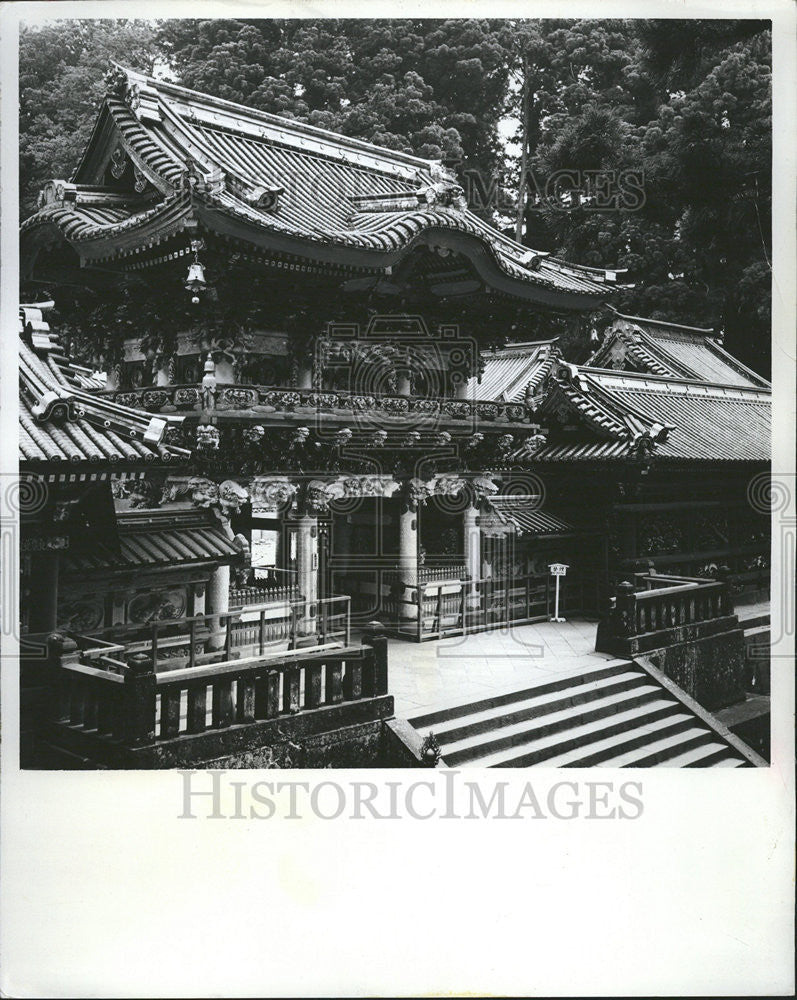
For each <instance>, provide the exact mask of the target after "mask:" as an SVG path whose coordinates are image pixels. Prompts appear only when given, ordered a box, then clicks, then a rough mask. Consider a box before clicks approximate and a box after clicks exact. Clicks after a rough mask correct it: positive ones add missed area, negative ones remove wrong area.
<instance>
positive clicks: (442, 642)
mask: <svg viewBox="0 0 797 1000" xmlns="http://www.w3.org/2000/svg"><path fill="white" fill-rule="evenodd" d="M596 628H597V623H596V622H595V621H584V620H578V619H576V620H575V621H567V622H564V623H556V622H540V623H538V624H536V625H515V626H512V627H511V628H509V629H507V630H505V631H494V632H476V633H473V634H471V635H467V636H453V637H451V638H447V639H439V640H436V641H430V642H423V643H414V642H406V641H404V640H401V639H390V640H388V690H389V692H390V694H392V695H393V696H394V698H395V702H396V716H397V717H398V718H400V719H401V718H404V719H406V718H409V717H412V716H414V715H417V714H418V713H419V710H421V709H433V708H440V707H445V706H449V705H456V704H465V703H467V702H469V701H474V700H476V699H479V698H484V697H486V696H488V695H490V694H501V693H505V692H510V691H518V690H521V689H522V688H525V687H531V686H533V685H535V684H539V683H541V682H543V681H544V680H547V679H549V678H550V677H552V676H554V675H555V674H558V673H566V672H572V671H576V670H578V669H579V668H580V667H583V666H594V665H595V663H597V662H600V661H605V660H611V659H612V657H611V656H608V655H606V654H604V653H596V652H595V630H596Z"/></svg>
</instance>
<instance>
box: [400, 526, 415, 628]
mask: <svg viewBox="0 0 797 1000" xmlns="http://www.w3.org/2000/svg"><path fill="white" fill-rule="evenodd" d="M399 573H400V576H401V582H402V583H403V584H404V600H405V601H411V600H413V592H415V593H416V594H417V590H418V511H417V509H414V510H413V509H412V508H410V509H409V510H402V512H401V516H400V517H399ZM401 616H402V617H403V618H412V619H417V617H418V606H417V604H416V603H413V604H405V605H404V606H403V610H402V612H401Z"/></svg>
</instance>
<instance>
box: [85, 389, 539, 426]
mask: <svg viewBox="0 0 797 1000" xmlns="http://www.w3.org/2000/svg"><path fill="white" fill-rule="evenodd" d="M96 395H98V396H103V395H104V396H106V397H109V398H111V399H113V400H114V401H115V402H117V403H121V404H123V405H125V406H133V407H136V408H139V409H144V410H149V411H150V412H161V411H163V412H172V413H173V412H190V411H199V410H201V409H202V408H203V405H204V402H203V395H202V389H201V387H199V386H198V385H197V384H196V383H194V384H188V385H166V386H157V387H155V386H152V387H147V388H139V389H128V390H118V389H112V390H106V391H105V392H104V393H102V392H101V393H97V394H96ZM214 404H215V409H216V410H218V411H221V412H224V411H236V410H239V411H249V412H252V413H263V414H267V413H269V412H272V411H275V410H279V411H287V412H294V411H299V412H303V411H312V412H318V411H321V412H329V413H342V414H349V415H351V414H354V413H362V412H367V411H372V410H373V411H376V412H378V413H379V414H380V418H388V419H389V418H390V417H396V418H402V417H406V416H407V415H408V414H412V415H413V416H414V417H415V418H416V419H417V418H423V417H428V418H430V420H434V421H435V422H436V423H439V421H440V420H441V419H443V420H450V421H454V422H456V421H464V420H474V419H478V420H479V421H484V422H486V423H497V424H507V423H510V424H518V423H530V422H532V419H533V415H534V414H533V411H532V409H531V407H529V406H527V405H526V404H525V403H507V402H503V401H492V400H478V401H473V400H464V399H450V398H443V397H440V398H431V397H427V396H401V395H385V394H381V393H368V394H361V393H356V392H350V391H347V390H339V389H334V390H314V389H293V388H285V387H280V386H261V385H228V386H220V387H219V388H218V389H217V391H216V394H215V400H214Z"/></svg>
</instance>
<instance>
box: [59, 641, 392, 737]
mask: <svg viewBox="0 0 797 1000" xmlns="http://www.w3.org/2000/svg"><path fill="white" fill-rule="evenodd" d="M80 638H81V639H82V640H85V639H86V638H87V637H80ZM95 641H96V640H95ZM50 648H51V677H52V681H51V713H50V714H51V719H52V721H53V722H54V723H55V724H56V725H58V726H66V727H69V728H70V729H71V730H72V731H73V732H74V731H80V732H81V733H82V734H84V735H86V736H90V737H91V738H93V739H98V740H104V741H106V742H108V743H114V744H117V745H119V746H121V747H125V748H131V749H133V748H141V747H146V746H148V745H151V744H154V743H157V742H160V741H166V740H172V739H174V738H175V737H178V736H192V735H193V736H197V735H199V734H203V733H207V732H209V731H221V730H226V729H229V728H230V727H231V726H241V725H244V726H245V725H247V724H255V723H257V722H260V721H263V720H271V719H279V718H282V717H285V718H286V719H287V718H293V717H295V716H297V715H298V714H300V713H303V712H306V711H311V710H314V709H322V708H324V707H332V706H336V705H340V704H342V703H345V702H357V701H362V700H364V699H369V698H379V697H380V696H383V695H386V694H387V688H388V677H387V643H386V640H385V639H383V638H379V637H377V638H375V639H373V640H370V641H369V642H368V643H367V644H363V646H345V647H340V646H337V647H335V648H334V649H331V648H330V649H326V650H322V649H317V650H310V651H307V650H304V649H301V650H294V651H292V652H289V653H284V654H283V655H282V656H281V657H279V658H271V659H268V658H265V659H264V658H263V657H262V656H252V657H246V658H241V659H237V660H235V659H225V660H223V661H221V662H218V663H206V664H204V665H193V666H190V667H184V668H182V669H177V670H171V671H166V672H159V671H157V670H156V669H155V661H154V659H153V656H152V653H151V651H150V652H149V653H148V652H143V651H142V652H135V653H132V654H129V655H128V656H127V659H126V661H123V660H121V659H118V658H117V656H115V655H114V654H117V653H118V652H119V648H118V647H117V646H114V645H113V644H111V643H107V644H105V648H106V649H107V650H113V652H100V650H101V648H102V647H101V646H99V645H98V646H94V647H92V648H91V649H90V650H86V649H84V650H80V648H79V645H78V642H77V641H76V640H75V639H72V638H70V637H68V636H53V637H51V640H50ZM87 652H88V653H90V654H91V655H92V657H93V658H94V659H93V665H89V664H88V663H86V662H81V659H84V658H85V656H86V654H87Z"/></svg>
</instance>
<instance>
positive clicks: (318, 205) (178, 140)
mask: <svg viewBox="0 0 797 1000" xmlns="http://www.w3.org/2000/svg"><path fill="white" fill-rule="evenodd" d="M128 161H129V163H130V164H132V177H133V179H134V181H135V184H134V185H133V186H132V187H131V189H130V190H129V191H128V193H127V197H125V196H124V195H122V194H120V191H119V190H118V189H112V188H109V187H107V176H106V175H107V171H108V170H109V169H112V170H115V171H116V173H114V174H113V176H115V177H122V176H123V175H124V176H130V172H128V174H127V175H125V174H124V171H125V170H126V169H128ZM103 185H106V186H103ZM197 224H199V225H200V226H201V227H203V228H204V229H205V230H207V231H209V232H215V233H218V234H220V235H223V236H224V237H225V238H232V239H234V240H235V241H236V242H240V243H248V244H250V245H252V246H255V247H258V248H260V249H261V250H267V251H268V252H269V254H270V255H275V254H276V255H280V254H281V255H285V256H288V257H291V258H293V259H294V260H296V261H298V260H305V261H307V260H310V261H313V262H316V263H321V264H326V265H328V266H332V267H335V266H338V267H344V268H349V269H350V270H354V271H357V270H359V271H361V272H366V273H367V272H371V273H378V272H380V271H381V272H382V273H384V271H385V268H391V267H392V266H393V265H394V264H396V263H398V262H399V261H400V260H401V259H402V258H403V256H404V255H405V254H406V253H407V252H409V251H410V250H411V249H413V248H414V247H415V246H421V245H425V246H433V247H439V248H440V249H441V251H442V252H443V253H450V252H451V251H452V250H454V251H456V252H458V253H463V254H464V255H465V256H466V257H468V258H469V259H470V262H471V264H472V266H473V267H474V268H475V270H476V271H477V273H478V275H479V277H480V279H481V280H482V281H484V282H485V283H487V284H489V285H490V286H491V287H493V288H495V289H497V290H499V291H503V292H506V293H508V294H513V295H518V296H521V297H525V298H531V299H535V300H537V301H540V302H543V303H545V304H548V305H552V306H557V307H561V308H573V309H584V308H591V307H594V306H595V305H596V304H597V303H598V302H600V301H601V300H603V299H605V298H606V297H607V295H608V294H609V293H610V292H611V290H612V289H611V285H612V283H614V282H615V281H616V276H617V273H618V272H617V271H614V270H613V271H606V270H601V269H596V268H589V267H581V266H579V265H575V264H569V263H567V262H565V261H561V260H559V259H557V258H554V257H551V256H549V255H547V254H545V253H538V252H536V251H533V250H529V248H528V247H524V246H522V245H521V244H519V243H516V242H515V241H514V240H512V239H510V238H509V237H507V236H504V235H503V234H502V233H500V232H498V231H497V230H496V229H494V228H493V227H492V226H490V225H488V224H487V223H486V222H484V221H483V220H481V219H480V218H479V217H478V216H476V215H475V214H474V213H472V212H471V211H470V210H469V209H468V207H467V204H466V202H465V198H464V194H463V191H462V189H461V187H460V186H459V185H458V183H457V181H456V179H455V177H454V175H453V174H452V173H450V172H449V171H448V170H447V169H446V168H445V167H443V166H442V164H441V163H439V162H437V161H433V160H426V159H422V158H420V157H417V156H412V155H409V154H406V153H402V152H398V151H396V150H389V149H384V148H381V147H379V146H374V145H372V144H371V143H366V142H362V141H361V140H359V139H352V138H350V137H348V136H343V135H337V134H335V133H333V132H329V131H327V130H325V129H319V128H315V127H313V126H310V125H305V124H303V123H301V122H297V121H294V120H291V119H285V118H280V117H278V116H276V115H271V114H266V113H265V112H261V111H257V110H254V109H252V108H247V107H245V106H243V105H239V104H233V103H231V102H229V101H224V100H221V99H219V98H214V97H210V96H208V95H206V94H200V93H197V92H196V91H192V90H187V89H185V88H182V87H177V86H175V85H174V84H170V83H166V82H164V81H162V80H155V79H153V78H150V77H145V76H143V75H141V74H139V73H135V72H133V71H130V70H123V69H121V68H118V69H117V72H116V77H115V79H114V81H113V83H112V85H111V88H110V90H109V93H108V95H107V96H106V98H105V100H104V103H103V106H102V108H101V110H100V113H99V117H98V119H97V124H96V126H95V129H94V133H93V135H92V138H91V141H90V143H89V146H88V148H87V149H86V152H85V154H84V156H83V159H82V161H81V163H80V165H79V166H78V168H77V170H76V171H75V174H74V176H73V178H72V183H71V184H67V183H65V182H63V181H56V182H51V185H50V186H49V187H48V188H45V190H44V191H43V193H42V198H41V208H40V210H39V211H38V212H37V213H36V214H35V215H34V216H32V217H31V218H30V219H28V220H27V221H26V222H25V223H23V227H22V231H23V244H24V243H25V241H26V240H30V239H31V238H34V243H35V234H36V232H37V231H38V230H46V231H48V232H52V230H53V229H54V230H55V231H57V232H58V233H60V234H61V236H62V237H63V238H65V239H66V240H67V241H69V242H70V243H71V244H72V245H73V246H74V247H75V249H76V250H77V251H78V253H79V254H80V256H81V258H82V259H83V260H85V261H95V260H109V259H122V258H124V259H125V260H126V261H127V262H128V266H133V265H135V264H137V263H140V261H143V260H144V257H145V252H146V251H147V250H148V249H149V248H151V247H152V246H155V245H157V244H160V243H163V242H165V241H167V240H168V239H169V238H171V237H173V236H174V235H175V234H179V233H180V232H182V230H183V229H192V228H194V227H196V225H197ZM295 267H296V269H301V267H300V265H299V264H296V265H295Z"/></svg>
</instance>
